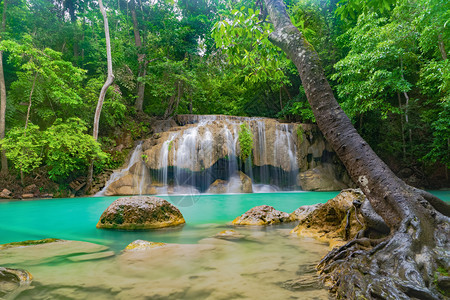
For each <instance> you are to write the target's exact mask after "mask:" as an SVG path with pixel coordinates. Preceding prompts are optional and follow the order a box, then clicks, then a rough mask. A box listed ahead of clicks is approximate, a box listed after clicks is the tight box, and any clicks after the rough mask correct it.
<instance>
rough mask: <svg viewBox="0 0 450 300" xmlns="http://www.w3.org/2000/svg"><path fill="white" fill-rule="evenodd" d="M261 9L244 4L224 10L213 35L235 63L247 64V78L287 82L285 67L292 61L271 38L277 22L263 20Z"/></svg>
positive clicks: (279, 82)
mask: <svg viewBox="0 0 450 300" xmlns="http://www.w3.org/2000/svg"><path fill="white" fill-rule="evenodd" d="M260 15H261V12H260V11H259V10H258V9H256V10H254V9H253V8H246V7H245V6H241V7H240V8H239V9H232V10H231V11H228V12H227V11H223V12H222V20H221V21H218V22H217V23H216V24H215V25H214V27H213V33H212V36H213V37H214V40H215V41H216V45H217V47H218V48H221V49H222V50H223V51H224V53H225V54H226V55H227V57H228V59H229V61H230V62H231V63H232V64H235V65H239V66H242V67H243V70H242V73H243V74H244V76H245V81H250V82H253V83H255V82H259V81H262V82H266V81H273V82H275V83H276V84H277V85H281V83H286V82H287V80H286V79H287V78H286V76H285V74H284V72H283V71H282V69H283V68H286V66H287V65H288V64H290V62H289V61H288V60H287V58H286V55H285V54H284V52H283V51H279V49H278V47H276V46H274V45H273V44H272V43H271V42H270V41H269V39H268V37H269V34H270V33H271V32H272V31H273V26H272V24H271V23H269V22H264V21H265V20H260Z"/></svg>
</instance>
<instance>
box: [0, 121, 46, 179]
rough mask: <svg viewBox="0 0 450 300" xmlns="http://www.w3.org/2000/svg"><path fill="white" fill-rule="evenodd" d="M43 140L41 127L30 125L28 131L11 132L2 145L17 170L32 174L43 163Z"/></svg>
mask: <svg viewBox="0 0 450 300" xmlns="http://www.w3.org/2000/svg"><path fill="white" fill-rule="evenodd" d="M42 139H43V136H42V133H41V132H40V131H39V126H37V125H34V124H28V128H27V129H26V130H25V129H24V128H20V127H15V128H12V129H11V130H9V131H8V133H7V134H6V137H5V139H3V140H1V141H0V145H1V148H2V149H3V150H5V151H6V157H7V158H8V159H9V160H10V161H11V162H12V163H13V165H14V168H15V169H16V170H18V171H20V172H23V173H30V172H31V171H33V170H34V169H36V168H37V167H39V166H40V165H41V163H42V160H43V156H44V155H43V148H44V145H43V142H42Z"/></svg>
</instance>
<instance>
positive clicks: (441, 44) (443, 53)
mask: <svg viewBox="0 0 450 300" xmlns="http://www.w3.org/2000/svg"><path fill="white" fill-rule="evenodd" d="M438 41H439V51H441V56H442V59H443V60H446V59H447V51H446V50H445V44H444V40H443V39H442V33H440V34H439V35H438Z"/></svg>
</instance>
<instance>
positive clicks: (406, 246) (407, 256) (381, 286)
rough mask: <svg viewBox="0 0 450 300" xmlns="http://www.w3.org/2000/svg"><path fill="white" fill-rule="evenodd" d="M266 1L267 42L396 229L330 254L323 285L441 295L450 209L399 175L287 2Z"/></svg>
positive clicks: (394, 295) (448, 261)
mask: <svg viewBox="0 0 450 300" xmlns="http://www.w3.org/2000/svg"><path fill="white" fill-rule="evenodd" d="M265 3H266V7H267V10H268V12H269V16H270V20H271V21H272V23H273V25H274V28H275V30H274V32H273V33H271V34H270V36H269V38H270V40H271V42H272V43H274V44H275V45H277V46H278V47H280V48H281V49H282V50H283V51H284V52H286V54H287V55H288V57H289V58H290V59H291V60H292V61H293V62H294V64H295V65H296V67H297V69H298V71H299V74H300V78H301V80H302V84H303V86H304V88H305V92H306V96H307V99H308V102H309V104H310V105H311V107H312V110H313V113H314V116H315V118H316V122H317V125H318V126H319V128H320V130H321V131H322V133H323V134H324V136H325V137H326V139H327V140H328V142H329V143H330V144H331V146H332V147H333V149H334V150H335V151H336V153H337V155H338V156H339V158H340V159H341V161H342V162H343V164H344V165H345V167H346V168H347V170H348V172H349V175H350V176H351V178H352V179H353V180H354V181H355V182H356V183H357V184H358V186H359V187H360V188H361V190H362V191H363V192H364V194H365V195H366V197H367V199H368V200H369V201H370V203H371V205H372V207H373V208H374V210H375V211H376V213H378V214H379V215H380V216H381V217H382V218H383V220H384V221H385V222H386V224H387V225H388V226H389V228H390V229H391V233H390V235H389V238H388V239H387V240H386V241H384V242H382V243H380V244H379V245H378V246H376V247H374V248H373V249H370V250H367V249H366V250H365V249H362V248H361V247H359V243H357V242H355V241H353V242H350V243H349V244H347V245H346V246H343V247H341V248H340V249H337V250H335V251H334V252H330V254H329V255H328V256H327V257H326V258H325V259H324V260H323V262H322V264H321V265H319V269H320V270H321V272H322V276H323V278H324V280H325V281H327V282H329V283H331V284H332V285H333V291H334V292H336V293H337V294H338V295H339V297H344V298H350V299H356V298H359V297H365V298H368V299H373V298H377V297H380V298H391V299H408V298H411V297H416V298H421V299H425V298H427V297H428V298H427V299H439V298H441V297H442V296H441V294H440V293H439V291H438V287H437V283H436V280H434V276H435V275H436V271H437V269H438V267H444V268H446V269H447V270H448V269H449V268H450V255H449V253H448V249H449V248H450V241H449V239H448V236H450V218H449V216H450V207H449V205H447V204H446V203H445V202H443V201H441V200H440V199H438V198H436V197H434V196H432V195H431V194H429V193H427V192H425V191H421V190H418V189H415V188H413V187H411V186H408V185H406V184H405V183H404V182H403V181H402V180H400V179H399V178H398V177H397V176H395V175H394V173H393V172H392V171H391V170H390V169H389V168H388V166H387V165H386V164H385V163H384V162H383V161H382V160H381V159H380V158H379V157H378V156H377V155H376V154H375V152H374V151H373V150H372V149H371V147H370V146H369V145H368V144H367V142H366V141H364V139H362V137H361V136H360V135H359V134H358V133H357V131H356V129H355V128H354V127H353V125H352V123H351V121H350V119H349V118H348V117H347V115H346V114H345V113H344V111H343V110H342V108H341V107H340V106H339V104H338V103H337V101H336V99H335V98H334V95H333V92H332V89H331V87H330V85H329V83H328V81H327V79H326V77H325V75H324V72H323V69H322V67H321V65H320V60H319V57H318V55H317V53H316V52H315V50H314V49H313V47H312V46H311V45H310V44H309V43H308V41H306V39H305V38H304V37H303V35H302V34H301V33H300V31H299V30H298V29H297V28H296V27H295V26H293V25H292V23H291V20H290V18H289V16H288V14H287V12H286V8H285V5H284V3H283V1H282V0H265ZM445 249H447V250H445ZM386 274H389V275H386Z"/></svg>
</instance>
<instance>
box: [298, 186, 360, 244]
mask: <svg viewBox="0 0 450 300" xmlns="http://www.w3.org/2000/svg"><path fill="white" fill-rule="evenodd" d="M355 200H357V201H359V202H360V203H362V202H364V201H365V196H364V194H363V193H362V192H361V190H359V189H347V190H343V191H342V192H341V193H340V194H339V195H337V196H336V197H334V198H333V199H330V200H328V202H327V203H325V204H322V205H318V207H316V208H315V209H312V208H311V207H309V208H306V209H304V210H303V211H308V210H310V213H309V214H307V215H306V216H302V217H301V219H300V223H299V224H298V225H297V226H296V227H295V228H294V229H293V230H292V231H291V232H292V233H296V234H297V235H301V236H310V237H315V238H317V239H319V240H322V241H325V242H329V243H330V246H333V245H339V244H343V243H344V241H347V240H349V239H352V238H353V237H354V236H355V235H356V234H357V233H358V232H359V231H360V230H361V229H363V228H364V223H363V222H364V217H363V216H362V215H361V214H360V212H359V210H358V211H357V213H355V209H354V207H353V201H355ZM347 213H350V216H349V223H348V225H347Z"/></svg>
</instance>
